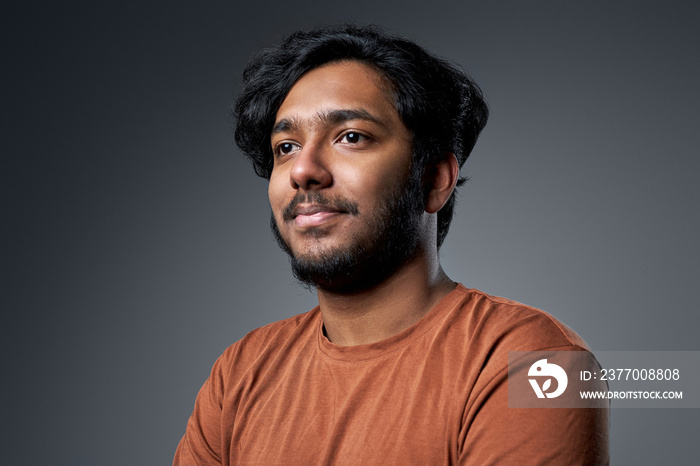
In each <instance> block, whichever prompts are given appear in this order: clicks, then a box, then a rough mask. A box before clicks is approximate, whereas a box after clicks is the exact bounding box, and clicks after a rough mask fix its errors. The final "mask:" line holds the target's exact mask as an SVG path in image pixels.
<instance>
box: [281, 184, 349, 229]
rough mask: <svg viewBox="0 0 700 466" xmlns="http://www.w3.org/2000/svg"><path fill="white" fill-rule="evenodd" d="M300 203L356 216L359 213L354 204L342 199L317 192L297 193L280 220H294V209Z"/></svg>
mask: <svg viewBox="0 0 700 466" xmlns="http://www.w3.org/2000/svg"><path fill="white" fill-rule="evenodd" d="M302 203H305V204H315V205H319V206H322V207H329V208H332V209H334V210H338V211H341V212H345V213H348V214H351V215H357V214H358V213H359V212H360V210H359V208H358V206H357V203H356V202H352V201H350V200H349V199H344V198H342V197H329V196H325V195H323V194H321V193H319V192H316V191H311V192H308V193H297V194H296V195H295V196H294V198H293V199H292V200H291V202H290V203H289V205H287V207H285V208H284V210H283V211H282V220H284V221H285V222H288V221H291V220H294V209H296V208H297V206H298V205H299V204H302Z"/></svg>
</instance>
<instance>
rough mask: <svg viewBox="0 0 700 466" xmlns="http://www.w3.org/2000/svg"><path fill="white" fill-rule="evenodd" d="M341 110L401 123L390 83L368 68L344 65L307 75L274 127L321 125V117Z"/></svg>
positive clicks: (285, 103) (294, 89) (332, 65)
mask: <svg viewBox="0 0 700 466" xmlns="http://www.w3.org/2000/svg"><path fill="white" fill-rule="evenodd" d="M338 110H349V111H355V112H358V113H364V114H365V115H370V116H372V117H374V118H376V119H378V120H381V121H389V120H397V119H398V120H400V117H399V115H398V112H397V111H396V108H395V105H394V99H393V96H392V92H391V86H390V85H389V83H388V82H387V80H386V79H385V78H384V77H383V76H382V75H381V74H380V73H379V72H378V71H376V70H375V69H374V68H372V67H370V66H368V65H365V64H363V63H360V62H357V61H343V62H334V63H329V64H326V65H323V66H321V67H318V68H315V69H313V70H311V71H309V72H307V73H306V74H304V75H303V76H302V77H301V78H300V79H299V80H298V81H297V82H296V83H295V84H294V86H292V88H291V90H290V91H289V94H287V97H286V98H285V99H284V101H283V102H282V105H281V106H280V108H279V110H278V111H277V115H276V118H275V123H276V124H277V123H279V122H280V121H282V120H285V121H289V122H295V123H305V122H306V123H310V122H316V123H318V122H319V121H320V120H322V118H320V116H321V115H327V114H329V113H333V112H337V111H338ZM276 126H277V125H276Z"/></svg>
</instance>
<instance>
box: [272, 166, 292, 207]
mask: <svg viewBox="0 0 700 466" xmlns="http://www.w3.org/2000/svg"><path fill="white" fill-rule="evenodd" d="M285 188H287V189H285ZM288 188H289V182H288V181H287V182H286V183H285V180H284V179H283V177H282V176H280V174H279V172H275V171H273V172H272V175H270V181H269V182H268V184H267V197H268V199H269V200H270V206H271V207H272V209H273V210H275V209H276V208H278V207H279V206H280V204H283V202H284V201H283V199H284V196H285V194H286V191H287V190H288Z"/></svg>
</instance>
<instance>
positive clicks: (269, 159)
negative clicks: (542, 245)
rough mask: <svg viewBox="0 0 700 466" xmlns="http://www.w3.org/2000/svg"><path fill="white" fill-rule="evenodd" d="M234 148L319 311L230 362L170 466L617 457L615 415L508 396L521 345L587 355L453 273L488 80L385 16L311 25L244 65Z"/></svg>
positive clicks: (571, 338) (261, 338)
mask: <svg viewBox="0 0 700 466" xmlns="http://www.w3.org/2000/svg"><path fill="white" fill-rule="evenodd" d="M234 113H235V117H236V121H237V128H236V142H237V143H238V145H239V147H240V148H241V149H242V150H243V151H244V152H245V153H246V154H247V155H248V156H249V157H250V158H251V160H252V161H253V164H254V167H255V171H256V173H257V174H258V175H260V176H263V177H265V178H267V179H269V190H268V194H269V200H270V205H271V208H272V220H271V225H272V228H273V231H274V233H275V236H276V237H277V239H278V241H279V244H280V246H281V247H282V248H283V249H284V250H285V251H286V252H287V253H288V254H289V256H290V260H291V264H292V269H293V271H294V274H295V276H296V277H297V278H298V279H299V280H300V281H301V282H303V283H305V284H308V285H310V286H313V287H315V288H316V290H317V293H318V300H319V306H318V307H316V308H315V309H313V310H311V311H309V312H307V313H305V314H301V315H297V316H295V317H292V318H289V319H287V320H283V321H281V322H276V323H273V324H270V325H268V326H265V327H262V328H259V329H257V330H254V331H252V332H251V333H249V334H248V335H247V336H246V337H244V338H243V339H242V340H240V341H239V342H237V343H235V344H234V345H232V346H231V347H229V348H228V349H227V350H226V351H225V353H224V354H223V355H222V356H221V357H220V358H219V359H218V361H217V362H216V364H215V365H214V368H213V370H212V373H211V376H210V377H209V379H208V380H207V381H206V383H205V384H204V386H203V387H202V389H201V391H200V392H199V395H198V396H197V401H196V403H195V409H194V412H193V414H192V416H191V417H190V420H189V422H188V425H187V431H186V433H185V436H184V437H183V439H182V441H181V442H180V445H179V447H178V450H177V452H176V456H175V464H179V465H190V464H197V465H204V464H328V463H334V464H335V463H337V464H444V463H463V464H490V463H518V464H535V463H554V464H576V463H586V464H591V463H605V462H607V460H608V452H607V426H608V420H607V414H608V413H607V410H604V409H522V408H509V407H508V398H507V393H508V391H507V390H508V385H507V382H508V380H507V376H508V352H509V351H536V350H544V349H546V350H560V351H586V350H587V348H586V345H585V343H584V342H583V340H581V339H580V338H579V337H578V336H577V335H576V334H575V333H574V332H573V331H571V330H570V329H568V328H567V327H566V326H564V325H563V324H561V323H559V322H558V321H556V320H555V319H554V318H552V317H551V316H549V315H547V314H545V313H543V312H542V311H539V310H536V309H532V308H530V307H527V306H524V305H521V304H518V303H515V302H512V301H509V300H505V299H502V298H496V297H492V296H489V295H487V294H484V293H482V292H480V291H477V290H473V289H468V288H465V287H464V286H462V285H460V284H456V283H455V282H453V281H452V280H451V279H450V278H449V277H447V275H446V274H445V273H444V272H443V270H442V268H441V267H440V262H439V256H438V250H439V248H440V245H441V244H442V242H443V240H444V238H445V235H446V234H447V230H448V228H449V225H450V221H451V219H452V212H453V209H454V203H455V200H454V199H455V186H457V185H458V184H460V181H461V180H460V178H459V169H460V167H461V165H462V164H463V163H464V161H465V160H466V158H467V157H468V155H469V153H470V152H471V149H472V147H473V146H474V144H475V142H476V139H477V137H478V135H479V133H480V131H481V129H482V128H483V127H484V125H485V123H486V119H487V116H488V110H487V107H486V104H485V103H484V100H483V97H482V94H481V92H480V90H479V88H478V87H477V85H476V84H475V83H474V82H473V81H472V80H471V79H470V78H469V77H467V76H466V75H465V74H464V73H463V72H462V71H460V70H458V69H457V68H456V67H454V66H452V65H451V64H449V63H447V62H445V61H443V60H441V59H438V58H436V57H434V56H432V55H430V54H429V53H428V52H426V51H425V50H423V49H422V48H420V47H419V46H417V45H416V44H414V43H412V42H410V41H407V40H405V39H400V38H395V37H390V36H387V35H385V34H384V33H383V32H381V31H380V30H378V29H376V28H357V27H353V26H342V27H333V28H325V29H317V30H313V31H311V32H308V33H302V32H299V33H296V34H293V35H292V36H290V37H289V38H288V39H287V40H285V41H284V42H283V43H282V44H281V45H279V46H278V47H275V48H273V49H270V50H266V51H263V52H262V53H261V54H259V55H258V56H257V57H256V58H254V59H253V60H252V61H251V63H249V65H248V67H247V68H246V70H245V72H244V75H243V90H242V93H241V95H240V97H239V99H238V101H237V103H236V106H235V111H234Z"/></svg>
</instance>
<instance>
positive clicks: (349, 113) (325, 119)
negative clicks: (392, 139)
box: [270, 108, 386, 136]
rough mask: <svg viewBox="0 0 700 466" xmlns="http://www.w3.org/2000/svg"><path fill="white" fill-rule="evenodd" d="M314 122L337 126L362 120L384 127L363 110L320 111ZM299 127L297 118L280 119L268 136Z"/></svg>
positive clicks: (381, 122)
mask: <svg viewBox="0 0 700 466" xmlns="http://www.w3.org/2000/svg"><path fill="white" fill-rule="evenodd" d="M314 120H316V121H318V122H319V123H321V124H326V125H328V124H330V125H337V124H340V123H344V122H346V121H352V120H364V121H369V122H371V123H374V124H377V125H379V126H386V124H385V123H384V122H383V121H381V120H380V119H379V118H377V117H375V116H374V115H372V114H371V113H369V112H368V111H367V110H365V109H363V108H356V109H334V110H328V111H322V112H319V113H318V114H317V115H316V117H315V118H314ZM299 126H300V121H299V119H297V118H282V119H281V120H280V121H278V122H277V123H275V126H273V127H272V132H271V133H270V135H271V136H273V135H275V134H277V133H283V132H288V131H295V130H297V129H298V128H299Z"/></svg>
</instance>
